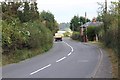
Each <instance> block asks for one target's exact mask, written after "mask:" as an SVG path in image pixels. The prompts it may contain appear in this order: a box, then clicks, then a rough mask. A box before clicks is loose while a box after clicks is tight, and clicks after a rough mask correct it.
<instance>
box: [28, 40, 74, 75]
mask: <svg viewBox="0 0 120 80" xmlns="http://www.w3.org/2000/svg"><path fill="white" fill-rule="evenodd" d="M63 42H64V41H63ZM64 43H65V44H67V46H69V47H70V48H71V51H70V53H69V54H68V56H70V55H71V54H72V52H73V51H74V50H73V47H72V46H70V45H69V44H68V43H66V42H64ZM65 58H66V57H63V58H61V59H59V60H57V61H56V62H57V63H58V62H60V61H62V60H64V59H65ZM50 66H51V64H49V65H47V66H45V67H42V68H40V69H38V70H36V71H34V72H32V73H30V75H33V74H35V73H37V72H39V71H41V70H43V69H46V68H48V67H50Z"/></svg>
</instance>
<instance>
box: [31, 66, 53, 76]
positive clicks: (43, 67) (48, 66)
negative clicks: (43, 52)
mask: <svg viewBox="0 0 120 80" xmlns="http://www.w3.org/2000/svg"><path fill="white" fill-rule="evenodd" d="M50 66H51V64H49V65H47V66H45V67H43V68H40V69H38V70H36V71H34V72H32V73H30V75H33V74H35V73H37V72H39V71H41V70H43V69H45V68H47V67H50Z"/></svg>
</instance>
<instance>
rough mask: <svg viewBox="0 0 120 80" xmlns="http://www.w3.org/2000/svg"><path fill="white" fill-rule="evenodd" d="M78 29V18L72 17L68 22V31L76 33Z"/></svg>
mask: <svg viewBox="0 0 120 80" xmlns="http://www.w3.org/2000/svg"><path fill="white" fill-rule="evenodd" d="M79 27H80V19H79V16H74V17H73V18H72V20H71V22H70V29H71V30H72V31H78V30H79Z"/></svg>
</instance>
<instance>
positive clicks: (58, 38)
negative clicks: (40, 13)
mask: <svg viewBox="0 0 120 80" xmlns="http://www.w3.org/2000/svg"><path fill="white" fill-rule="evenodd" d="M62 37H63V34H62V33H55V36H54V39H55V41H62Z"/></svg>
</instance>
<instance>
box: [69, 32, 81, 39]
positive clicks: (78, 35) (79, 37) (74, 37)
mask: <svg viewBox="0 0 120 80" xmlns="http://www.w3.org/2000/svg"><path fill="white" fill-rule="evenodd" d="M71 38H72V39H73V40H78V41H81V40H82V38H81V36H80V33H79V32H73V34H72V36H71Z"/></svg>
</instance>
